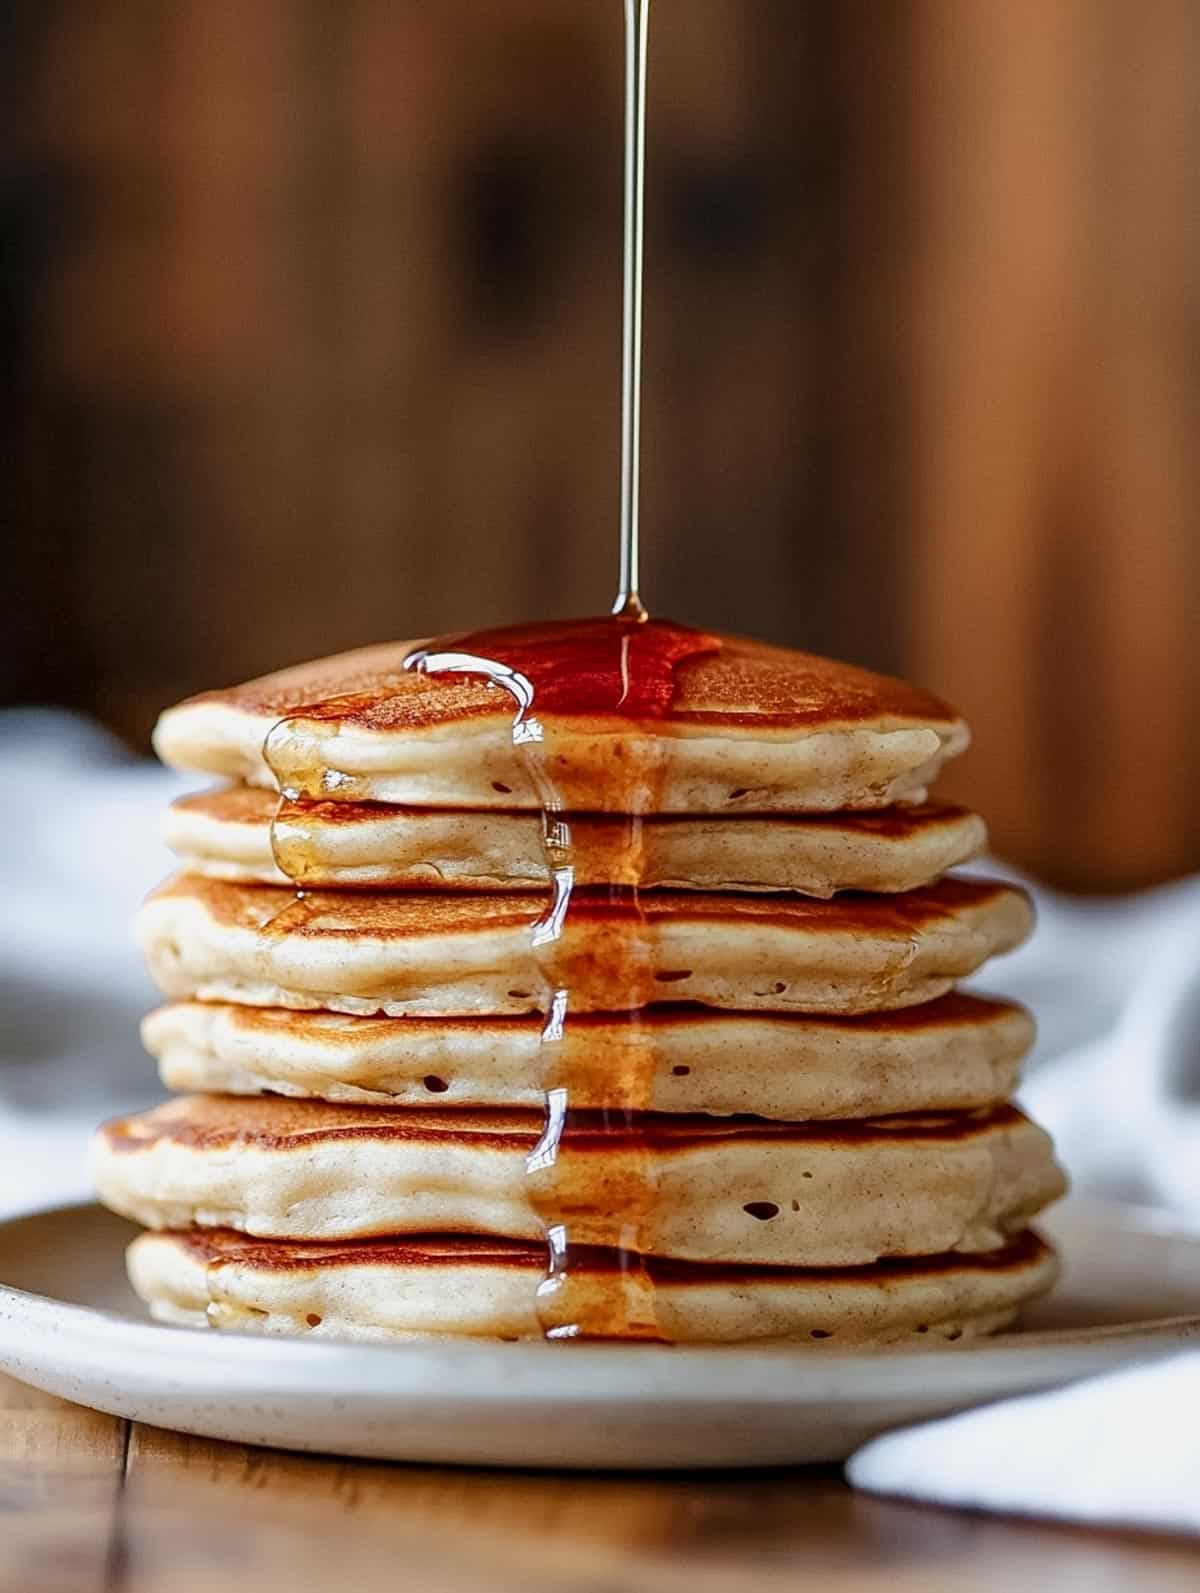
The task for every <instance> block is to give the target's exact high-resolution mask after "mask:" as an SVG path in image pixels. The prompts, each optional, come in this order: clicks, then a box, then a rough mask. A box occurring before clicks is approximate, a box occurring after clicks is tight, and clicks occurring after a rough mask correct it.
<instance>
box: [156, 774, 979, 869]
mask: <svg viewBox="0 0 1200 1593" xmlns="http://www.w3.org/2000/svg"><path fill="white" fill-rule="evenodd" d="M278 806H279V802H278V798H277V797H275V796H274V795H273V794H272V793H271V792H269V791H264V790H261V789H258V788H256V787H253V786H229V787H227V788H225V789H224V790H218V791H205V792H201V793H200V794H199V795H197V796H190V797H182V798H180V800H179V801H177V802H175V803H174V804H173V805H172V807H170V808H169V809H168V811H167V819H166V826H165V830H166V840H167V844H168V846H170V847H171V849H172V850H173V851H174V852H175V853H176V854H177V855H178V856H179V858H180V859H181V861H182V863H183V865H184V867H185V868H186V869H187V870H189V871H190V872H192V873H196V874H203V875H205V876H206V877H208V878H210V879H225V880H233V881H236V882H238V883H242V884H272V885H286V884H289V883H290V882H291V881H293V880H294V881H298V882H299V883H300V884H303V885H305V886H310V887H314V888H320V887H332V888H337V889H346V888H347V887H360V886H369V887H373V888H376V889H378V888H387V887H389V886H390V887H396V886H401V887H411V886H420V887H429V888H436V889H438V890H529V889H536V888H539V887H542V888H544V887H546V886H547V885H548V884H549V880H550V871H549V868H548V866H547V863H546V854H545V847H544V844H543V835H542V820H541V816H540V814H534V813H494V812H488V813H467V812H457V811H451V810H445V809H438V808H397V807H388V806H386V805H383V804H379V803H376V804H369V803H353V802H315V803H313V802H285V803H284V805H283V807H282V808H281V810H280V813H279V817H278V819H277V820H276V825H275V839H276V845H277V846H278V848H279V850H280V859H281V861H282V863H283V864H284V866H285V868H286V870H287V872H286V873H283V872H281V870H280V869H279V867H278V866H277V865H276V862H275V857H274V855H273V853H272V848H271V822H272V819H274V818H275V810H276V808H277V807H278ZM570 824H571V859H572V863H573V865H574V868H575V879H576V882H577V883H578V884H580V885H610V884H631V885H640V886H643V887H647V888H651V889H653V888H659V887H666V888H674V889H680V890H706V891H767V890H784V891H801V892H803V893H804V894H805V895H809V896H820V897H827V896H832V895H833V894H834V893H835V892H836V891H842V890H860V891H883V892H889V893H890V892H897V891H907V890H913V889H915V888H916V887H917V886H920V885H927V884H929V882H930V881H931V880H935V879H937V878H938V877H939V876H940V875H942V874H944V873H946V871H947V870H948V869H951V868H954V867H956V866H957V865H958V864H960V863H965V862H967V861H968V860H969V859H971V858H973V857H977V856H978V855H979V853H980V852H981V851H982V850H983V848H984V847H985V845H986V844H987V830H986V828H985V826H984V823H983V820H982V819H981V818H979V817H978V815H977V814H974V813H969V812H968V811H967V810H966V809H965V808H958V807H948V806H935V805H933V804H927V805H925V806H922V807H911V808H910V807H899V808H889V809H888V810H887V811H885V812H883V813H846V814H836V815H829V814H826V815H813V816H809V817H805V818H789V817H786V816H784V817H775V818H770V819H768V818H754V817H750V816H745V817H740V818H732V819H725V818H683V817H674V818H669V817H659V818H647V819H645V820H643V821H641V823H640V825H639V828H638V832H637V836H636V841H635V842H633V841H631V838H630V836H629V827H628V821H627V820H625V819H624V818H622V817H620V816H617V815H612V814H610V815H600V814H583V815H580V816H577V817H573V818H572V819H571V821H570Z"/></svg>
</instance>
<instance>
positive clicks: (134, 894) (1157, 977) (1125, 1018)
mask: <svg viewBox="0 0 1200 1593" xmlns="http://www.w3.org/2000/svg"><path fill="white" fill-rule="evenodd" d="M0 768H2V769H3V772H4V778H3V779H2V780H0V902H2V903H3V912H2V914H0V1216H3V1215H6V1214H8V1213H10V1212H13V1211H17V1210H20V1209H23V1208H24V1209H27V1208H29V1207H32V1206H36V1205H40V1204H47V1203H49V1202H51V1201H55V1200H69V1199H78V1198H82V1197H84V1196H85V1195H86V1193H87V1184H86V1178H85V1175H84V1172H83V1155H84V1147H85V1145H86V1141H87V1138H88V1135H89V1133H90V1131H91V1129H92V1128H93V1126H94V1125H95V1124H96V1123H97V1122H98V1121H99V1120H100V1119H101V1118H102V1117H104V1116H105V1115H107V1114H109V1113H113V1112H118V1111H124V1110H129V1109H131V1108H133V1107H136V1106H139V1105H145V1104H148V1103H149V1102H150V1101H152V1100H154V1099H157V1098H158V1096H159V1094H160V1091H159V1088H158V1085H157V1082H156V1080H155V1078H154V1074H153V1070H152V1067H151V1065H150V1062H149V1060H148V1059H147V1058H146V1057H145V1055H144V1054H143V1053H142V1050H141V1047H140V1045H139V1043H138V1038H137V1024H138V1020H139V1018H140V1016H141V1015H142V1013H143V1012H144V1011H146V1010H147V1009H148V1008H149V1007H150V1006H152V1005H153V1004H154V1001H155V999H156V996H155V993H154V991H153V989H152V987H151V985H150V981H149V979H148V978H147V977H146V975H145V973H144V972H143V969H142V966H141V961H140V958H139V956H138V954H137V951H136V948H135V947H134V945H133V942H132V938H131V935H130V931H129V921H130V918H131V917H132V915H133V912H134V909H135V907H136V906H137V903H138V901H139V900H140V899H141V897H142V896H143V895H144V893H145V892H146V891H147V890H148V889H149V888H150V887H151V885H153V884H154V883H155V881H156V880H157V879H158V878H160V877H161V876H162V875H164V874H165V873H166V872H167V871H168V870H169V868H170V866H171V862H170V858H169V856H168V854H167V852H166V849H165V848H164V847H163V845H162V843H161V841H160V840H159V818H160V814H161V811H162V809H163V808H164V807H165V805H166V804H167V802H169V801H170V800H171V798H172V797H173V796H175V795H177V794H178V793H179V792H180V791H182V790H184V789H187V788H188V787H189V786H194V785H195V784H196V783H197V782H196V781H195V780H186V779H184V778H182V777H180V776H177V775H173V774H171V773H169V772H167V771H166V770H163V769H160V768H158V767H157V766H156V765H154V764H152V763H150V762H148V761H142V760H138V759H134V758H131V757H130V756H129V755H128V754H127V753H125V752H124V751H123V750H122V749H121V748H120V746H119V745H118V744H117V743H116V742H115V741H113V740H112V738H111V737H109V736H108V735H106V734H105V733H104V732H103V731H100V730H98V729H96V728H95V727H94V726H92V725H90V724H88V723H86V722H85V721H83V720H80V719H78V718H75V717H73V716H71V715H68V714H63V713H58V712H51V711H23V710H22V711H15V712H9V713H0ZM989 868H993V865H989ZM993 871H994V868H993ZM1035 895H1036V896H1037V899H1038V907H1039V917H1040V926H1039V931H1038V934H1037V935H1036V936H1035V937H1034V939H1033V940H1032V941H1031V942H1030V944H1029V945H1028V946H1027V947H1025V948H1023V949H1022V950H1021V951H1019V952H1018V953H1016V955H1015V956H1013V957H1011V958H1008V959H1006V960H1005V961H1004V962H1002V963H999V964H997V965H996V966H995V967H994V968H989V969H988V970H987V971H986V977H985V980H984V984H985V985H986V987H988V988H993V987H994V988H997V989H1000V990H1003V991H1004V992H1005V993H1008V994H1012V995H1015V996H1017V997H1019V998H1020V999H1022V1000H1024V1001H1027V1002H1028V1003H1029V1005H1030V1006H1032V1007H1033V1008H1034V1010H1035V1011H1036V1012H1037V1014H1038V1018H1039V1024H1040V1039H1039V1043H1038V1047H1037V1050H1036V1051H1035V1053H1034V1056H1033V1058H1032V1059H1031V1063H1030V1070H1029V1078H1028V1082H1027V1084H1026V1086H1025V1089H1024V1091H1023V1092H1022V1099H1023V1101H1024V1103H1025V1104H1026V1105H1027V1106H1028V1107H1029V1108H1030V1110H1031V1111H1032V1112H1033V1114H1034V1115H1035V1116H1037V1117H1038V1118H1039V1119H1040V1120H1041V1121H1042V1122H1044V1123H1045V1124H1046V1126H1047V1127H1048V1128H1050V1129H1051V1131H1052V1132H1053V1133H1054V1134H1055V1136H1056V1137H1057V1140H1058V1143H1059V1147H1060V1151H1061V1154H1062V1157H1063V1160H1064V1161H1065V1162H1066V1164H1067V1166H1068V1167H1069V1168H1070V1171H1071V1175H1072V1179H1073V1182H1074V1184H1075V1187H1076V1188H1077V1189H1087V1190H1092V1191H1095V1192H1098V1193H1103V1194H1107V1195H1114V1196H1118V1197H1122V1198H1125V1199H1132V1200H1137V1201H1141V1202H1144V1203H1145V1202H1155V1203H1158V1204H1159V1205H1161V1206H1165V1207H1168V1208H1169V1209H1171V1210H1173V1211H1174V1212H1176V1213H1177V1214H1178V1215H1179V1216H1181V1217H1182V1218H1184V1219H1185V1220H1188V1221H1200V879H1193V880H1188V881H1184V882H1182V883H1180V884H1178V885H1174V886H1170V887H1167V888H1165V889H1162V890H1158V891H1154V892H1149V893H1146V894H1145V895H1143V896H1140V897H1134V898H1129V899H1125V900H1121V901H1114V902H1100V901H1097V902H1085V903H1079V902H1073V901H1071V900H1069V899H1067V898H1064V897H1061V896H1057V895H1055V894H1054V893H1052V892H1049V891H1045V890H1038V889H1036V888H1035ZM1197 1307H1198V1309H1200V1302H1198V1303H1197ZM1198 1394H1200V1355H1193V1356H1189V1357H1180V1358H1177V1359H1174V1360H1172V1361H1170V1362H1169V1363H1165V1364H1161V1365H1156V1366H1153V1367H1146V1368H1142V1369H1135V1370H1131V1371H1129V1372H1123V1373H1120V1374H1117V1375H1115V1376H1109V1377H1104V1378H1099V1379H1096V1380H1094V1381H1092V1382H1089V1383H1086V1384H1082V1385H1079V1386H1078V1387H1076V1388H1074V1389H1070V1390H1066V1391H1062V1392H1058V1393H1052V1394H1045V1395H1040V1396H1036V1397H1033V1398H1029V1399H1022V1400H1017V1401H1012V1402H1010V1403H1007V1404H1002V1405H998V1406H993V1407H989V1408H988V1409H985V1410H981V1411H975V1412H971V1413H969V1414H967V1415H964V1416H959V1417H955V1418H952V1419H950V1420H947V1421H942V1422H937V1423H934V1424H932V1425H930V1426H928V1427H922V1428H919V1429H914V1430H912V1431H910V1432H905V1433H898V1434H893V1435H891V1436H889V1437H886V1438H882V1439H879V1440H877V1441H876V1442H875V1443H873V1444H871V1445H869V1446H868V1447H867V1448H866V1449H865V1450H863V1451H862V1452H861V1453H860V1454H859V1455H858V1456H857V1457H855V1459H854V1460H853V1461H852V1463H851V1468H850V1475H851V1477H852V1479H853V1480H854V1481H855V1482H856V1483H858V1484H859V1485H860V1486H862V1487H869V1488H875V1489H879V1490H881V1491H884V1492H889V1493H899V1494H907V1495H910V1496H912V1497H917V1498H925V1499H930V1500H938V1501H941V1502H944V1503H947V1504H966V1503H969V1504H972V1505H976V1506H982V1507H985V1508H991V1509H997V1510H1020V1511H1027V1512H1032V1513H1052V1514H1062V1515H1065V1516H1072V1517H1077V1518H1079V1519H1094V1520H1106V1521H1118V1520H1119V1521H1128V1522H1139V1523H1145V1524H1151V1525H1171V1526H1192V1527H1195V1528H1196V1529H1197V1530H1200V1520H1198V1519H1197V1509H1196V1508H1195V1502H1196V1501H1197V1500H1200V1476H1198V1474H1197V1468H1198V1467H1200V1436H1198V1435H1200V1423H1197V1422H1196V1421H1195V1420H1194V1419H1193V1420H1191V1421H1180V1420H1178V1419H1177V1418H1178V1413H1179V1412H1180V1411H1188V1410H1189V1409H1190V1410H1191V1411H1192V1412H1193V1413H1194V1412H1195V1411H1196V1410H1197V1409H1200V1402H1198ZM1097 1434H1101V1435H1103V1439H1104V1441H1103V1442H1097ZM1189 1468H1190V1469H1189ZM1189 1489H1190V1492H1189ZM1189 1499H1190V1500H1191V1501H1192V1505H1193V1508H1192V1509H1191V1512H1190V1514H1189V1513H1188V1510H1187V1508H1185V1507H1186V1506H1187V1504H1188V1501H1189Z"/></svg>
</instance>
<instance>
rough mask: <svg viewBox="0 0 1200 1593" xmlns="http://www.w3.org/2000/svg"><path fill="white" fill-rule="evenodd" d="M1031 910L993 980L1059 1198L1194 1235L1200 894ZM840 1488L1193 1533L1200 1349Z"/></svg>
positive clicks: (897, 1436)
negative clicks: (1011, 1014)
mask: <svg viewBox="0 0 1200 1593" xmlns="http://www.w3.org/2000/svg"><path fill="white" fill-rule="evenodd" d="M1039 905H1040V917H1041V927H1040V930H1039V933H1038V935H1037V936H1036V937H1035V939H1034V940H1033V942H1032V943H1031V944H1030V945H1029V946H1028V947H1026V948H1024V949H1023V950H1022V951H1020V952H1018V953H1017V954H1016V956H1015V957H1014V958H1012V959H1011V960H1010V961H1009V962H1008V963H1005V964H1001V965H1000V968H999V970H998V972H999V976H1000V977H999V983H1001V984H1002V985H1003V987H1004V989H1005V990H1006V991H1011V992H1012V993H1014V994H1016V995H1019V996H1021V997H1022V998H1023V999H1025V1000H1027V1001H1028V1002H1029V1003H1030V1005H1031V1006H1033V1007H1034V1008H1035V1010H1036V1011H1037V1012H1038V1014H1039V1018H1040V1020H1041V1024H1040V1027H1041V1040H1040V1042H1039V1047H1038V1051H1037V1052H1035V1055H1034V1058H1033V1065H1032V1068H1031V1074H1030V1077H1029V1079H1028V1081H1027V1083H1026V1085H1025V1087H1024V1089H1023V1090H1022V1092H1021V1102H1022V1104H1023V1105H1024V1106H1025V1107H1026V1108H1027V1109H1028V1110H1029V1112H1030V1113H1031V1115H1032V1116H1034V1117H1036V1118H1037V1119H1038V1120H1039V1121H1040V1122H1043V1123H1044V1124H1045V1125H1046V1126H1047V1128H1049V1129H1050V1130H1051V1132H1052V1133H1053V1134H1054V1136H1055V1139H1056V1141H1057V1144H1058V1151H1059V1155H1060V1157H1061V1158H1062V1160H1063V1162H1064V1164H1065V1165H1066V1166H1067V1167H1068V1168H1069V1170H1070V1173H1071V1178H1072V1183H1073V1184H1074V1187H1075V1188H1076V1189H1086V1190H1088V1191H1090V1192H1095V1193H1101V1194H1105V1195H1109V1196H1117V1197H1122V1198H1124V1199H1131V1200H1135V1201H1139V1202H1155V1203H1157V1204H1159V1205H1160V1206H1164V1207H1167V1208H1169V1209H1170V1210H1171V1211H1173V1212H1174V1213H1176V1214H1177V1215H1178V1216H1179V1218H1180V1219H1181V1221H1182V1222H1183V1223H1184V1224H1186V1225H1188V1226H1192V1225H1195V1224H1197V1223H1200V880H1197V879H1191V880H1185V881H1182V882H1180V883H1179V884H1176V885H1171V886H1167V887H1165V888H1163V889H1161V890H1157V891H1152V892H1147V893H1145V894H1144V895H1142V896H1138V897H1132V898H1129V899H1126V900H1124V901H1121V902H1119V903H1099V902H1096V903H1091V902H1089V903H1086V904H1076V903H1072V902H1069V901H1067V900H1065V899H1063V898H1060V897H1055V896H1053V895H1051V894H1049V893H1046V892H1040V893H1039ZM1196 1310H1197V1312H1198V1313H1200V1298H1198V1299H1197V1301H1196ZM847 1475H848V1476H849V1478H850V1480H851V1482H853V1483H855V1484H856V1485H857V1486H858V1487H860V1488H866V1489H870V1490H872V1491H874V1492H878V1493H885V1494H892V1495H897V1496H901V1497H906V1498H911V1499H918V1500H926V1501H929V1502H931V1503H937V1504H943V1505H960V1506H969V1507H971V1508H974V1509H983V1510H991V1511H999V1512H1006V1513H1018V1514H1021V1515H1037V1516H1054V1517H1059V1518H1062V1519H1065V1520H1070V1521H1082V1522H1103V1523H1105V1524H1106V1525H1124V1526H1137V1527H1145V1528H1154V1529H1159V1530H1167V1531H1176V1532H1195V1533H1200V1352H1190V1353H1185V1354H1181V1355H1174V1356H1171V1357H1170V1358H1168V1359H1166V1360H1158V1361H1154V1362H1152V1363H1150V1364H1148V1365H1141V1366H1133V1367H1130V1368H1128V1369H1125V1370H1121V1371H1118V1372H1113V1373H1108V1374H1105V1375H1104V1376H1101V1377H1095V1378H1089V1379H1088V1380H1086V1381H1085V1382H1082V1383H1077V1384H1074V1385H1073V1386H1071V1387H1068V1388H1064V1389H1058V1390H1055V1391H1053V1392H1050V1393H1044V1394H1035V1395H1030V1396H1028V1397H1025V1398H1021V1399H1014V1400H1007V1401H1004V1402H1001V1403H1000V1404H997V1405H990V1406H985V1407H983V1408H981V1409H978V1410H973V1411H968V1412H965V1413H963V1414H961V1415H958V1416H952V1417H949V1418H947V1419H945V1420H942V1421H936V1422H931V1423H929V1424H928V1425H925V1426H921V1427H914V1428H910V1429H907V1430H905V1431H901V1432H895V1433H889V1434H886V1435H885V1436H884V1437H882V1438H877V1439H875V1440H874V1441H873V1442H872V1443H870V1444H868V1445H866V1446H865V1448H863V1449H861V1450H860V1451H859V1452H858V1454H856V1455H855V1456H854V1457H853V1458H852V1459H851V1461H850V1463H849V1465H848V1467H847ZM1198 1585H1200V1583H1198Z"/></svg>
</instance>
